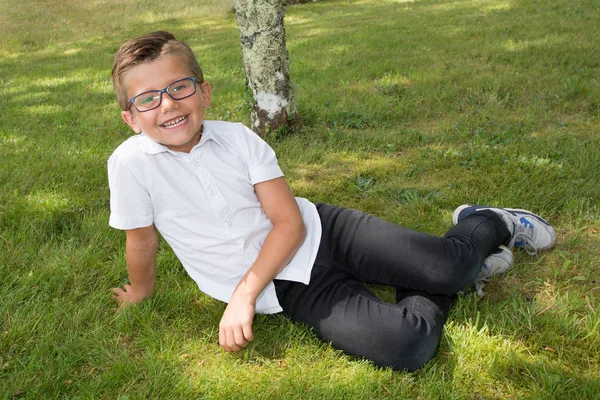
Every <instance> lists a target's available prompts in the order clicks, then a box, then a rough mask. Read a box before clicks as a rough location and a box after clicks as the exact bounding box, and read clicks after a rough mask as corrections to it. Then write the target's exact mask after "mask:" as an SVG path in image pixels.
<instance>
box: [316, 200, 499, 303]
mask: <svg viewBox="0 0 600 400" xmlns="http://www.w3.org/2000/svg"><path fill="white" fill-rule="evenodd" d="M317 209H318V211H319V215H320V217H321V224H322V227H323V237H322V239H321V247H320V248H319V255H318V257H317V264H321V265H324V266H328V267H330V268H335V269H340V270H343V271H345V272H346V273H348V274H349V275H351V276H352V277H354V278H355V279H357V280H359V281H361V282H365V283H375V284H382V285H389V286H394V287H400V288H406V289H411V290H417V291H423V292H427V293H432V294H446V295H451V294H454V293H456V292H458V291H460V290H463V289H464V288H465V287H467V286H468V285H469V284H471V283H472V282H473V280H474V279H475V277H476V276H477V274H478V272H479V270H480V269H481V266H482V265H483V261H484V259H485V258H486V257H487V256H488V255H490V254H491V253H492V252H493V251H494V250H496V249H497V248H498V246H500V245H501V244H503V243H506V242H508V241H509V240H510V232H509V231H508V229H507V228H506V225H505V223H504V222H503V221H502V219H501V218H500V217H499V216H498V215H497V214H496V213H494V212H493V211H489V210H484V211H478V212H476V213H473V214H471V215H469V216H468V217H466V218H464V219H463V220H462V221H460V222H459V223H458V224H457V225H455V226H454V227H452V228H451V229H450V230H449V231H448V233H446V235H444V236H443V237H442V238H439V237H435V236H432V235H428V234H425V233H421V232H416V231H413V230H410V229H407V228H404V227H401V226H399V225H395V224H391V223H389V222H386V221H383V220H380V219H378V218H376V217H374V216H371V215H367V214H364V213H362V212H360V211H356V210H350V209H345V208H341V207H336V206H331V205H328V204H318V205H317Z"/></svg>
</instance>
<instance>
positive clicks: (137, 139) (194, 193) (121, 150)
mask: <svg viewBox="0 0 600 400" xmlns="http://www.w3.org/2000/svg"><path fill="white" fill-rule="evenodd" d="M281 176H283V172H282V171H281V169H280V168H279V165H278V163H277V158H276V156H275V152H274V151H273V149H271V147H270V146H269V145H268V144H267V143H266V142H265V141H264V140H262V139H261V138H260V137H259V136H258V135H256V134H255V133H254V132H252V131H251V130H250V129H248V128H246V127H245V126H244V125H242V124H234V123H230V122H222V121H204V123H203V132H202V137H201V139H200V142H199V143H198V144H197V145H196V146H195V147H194V148H193V149H192V150H191V151H190V153H189V154H188V153H182V152H176V151H172V150H169V149H168V148H167V147H166V146H163V145H161V144H159V143H157V142H154V141H153V140H152V139H150V138H149V137H148V136H146V135H144V134H143V133H142V134H140V135H135V136H132V137H131V138H129V139H127V140H126V141H125V142H124V143H122V144H121V145H120V146H119V147H118V148H117V149H116V150H115V152H114V153H113V154H112V155H111V157H110V159H109V160H108V181H109V186H110V211H111V212H110V221H109V224H110V226H112V227H113V228H117V229H123V230H124V229H134V228H142V227H146V226H150V225H151V224H154V225H155V226H156V228H157V229H158V231H159V232H160V233H161V235H162V236H163V237H164V239H165V240H166V241H167V243H169V245H170V246H171V248H172V249H173V251H174V252H175V254H176V255H177V258H178V259H179V260H180V261H181V263H182V265H183V267H184V268H185V269H186V271H187V272H188V274H189V275H190V276H191V277H192V279H194V281H196V283H197V284H198V287H199V288H200V290H202V291H203V292H204V293H206V294H208V295H209V296H212V297H214V298H216V299H218V300H221V301H225V302H227V301H229V299H230V298H231V295H232V294H233V290H234V289H235V287H236V286H237V284H238V283H239V281H240V280H241V279H242V277H243V276H244V274H245V273H246V272H247V271H248V269H249V268H250V267H251V266H252V264H253V262H254V260H255V259H256V257H257V256H258V253H259V251H260V249H261V246H262V244H263V243H264V240H265V238H266V236H267V234H268V233H269V231H270V230H271V228H272V224H271V222H270V221H269V219H268V218H267V216H266V214H265V212H264V210H263V209H262V207H261V205H260V202H259V200H258V197H257V196H256V193H255V191H254V185H255V184H257V183H259V182H264V181H268V180H271V179H275V178H278V177H281ZM296 200H297V202H298V206H299V207H300V211H301V212H302V218H303V220H304V223H305V225H306V228H307V236H306V238H305V240H304V242H303V243H302V246H301V247H300V249H299V250H298V252H297V253H296V255H295V256H294V257H293V258H292V260H291V261H290V262H289V264H288V265H287V266H286V267H285V268H284V269H283V270H282V271H281V272H280V273H279V275H277V279H283V280H290V281H296V282H302V283H305V284H307V283H308V281H309V279H310V273H311V270H312V266H313V263H314V261H315V258H316V255H317V250H318V248H319V242H320V240H321V223H320V219H319V215H318V213H317V210H316V207H315V206H314V204H312V203H311V202H309V201H308V200H306V199H303V198H296ZM281 310H282V309H281V306H280V305H279V302H278V300H277V296H276V294H275V287H274V285H273V283H272V282H271V283H270V284H269V285H268V286H267V287H266V288H265V290H264V291H263V292H262V293H261V294H260V296H259V297H258V299H257V302H256V311H257V312H258V313H264V314H272V313H277V312H280V311H281Z"/></svg>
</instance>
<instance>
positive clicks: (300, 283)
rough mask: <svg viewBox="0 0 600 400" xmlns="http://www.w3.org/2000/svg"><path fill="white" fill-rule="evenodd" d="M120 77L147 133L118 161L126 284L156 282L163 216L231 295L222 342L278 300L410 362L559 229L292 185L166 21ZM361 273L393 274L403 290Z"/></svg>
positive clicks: (124, 64)
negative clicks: (428, 214) (390, 211)
mask: <svg viewBox="0 0 600 400" xmlns="http://www.w3.org/2000/svg"><path fill="white" fill-rule="evenodd" d="M112 79H113V84H114V87H115V91H116V95H117V100H118V101H119V104H120V106H121V108H122V110H123V111H122V112H121V116H122V117H123V120H124V121H125V123H127V125H129V126H130V127H131V129H133V131H134V132H135V133H136V135H134V136H132V137H131V138H129V139H128V140H126V141H125V142H124V143H123V144H121V145H120V146H119V147H118V148H117V149H116V150H115V152H114V153H113V154H112V156H111V157H110V159H109V161H108V175H109V184H110V192H111V194H110V204H111V214H110V225H111V226H112V227H114V228H117V229H121V230H124V231H125V233H126V260H127V271H128V274H129V281H130V285H125V286H124V287H123V288H114V289H112V290H113V293H114V297H115V299H116V301H117V303H119V304H120V305H125V304H128V303H138V302H140V301H142V300H143V299H144V298H146V297H148V296H149V295H151V294H152V292H153V290H154V286H155V281H156V278H155V277H156V251H157V243H158V238H157V233H156V230H158V231H159V232H160V233H161V234H162V236H163V237H164V238H165V240H166V241H167V242H168V243H169V245H170V246H171V247H172V248H173V251H174V252H175V254H176V255H177V257H178V259H179V260H180V261H181V263H182V264H183V266H184V268H185V269H186V271H187V272H188V274H189V275H190V276H191V277H192V279H194V280H195V281H196V283H197V284H198V287H199V288H200V290H201V291H203V292H204V293H206V294H208V295H210V296H212V297H214V298H216V299H218V300H222V301H224V302H227V303H228V305H227V307H226V309H225V312H224V313H223V317H222V319H221V322H220V324H219V344H220V345H221V346H222V347H223V348H224V349H225V350H227V351H240V350H242V349H244V348H245V347H246V346H247V345H248V344H249V343H250V342H251V341H252V340H254V335H253V333H252V322H253V318H254V315H255V313H257V312H258V313H265V314H271V313H278V312H283V313H284V314H285V315H287V316H289V317H290V318H292V319H294V320H297V321H301V322H303V323H306V324H308V325H309V326H310V327H312V329H313V330H314V332H315V333H316V334H317V335H318V336H319V337H320V338H322V339H323V340H325V341H328V342H331V344H332V345H333V346H335V347H336V348H339V349H341V350H343V351H344V352H346V353H347V354H350V355H353V356H357V357H363V358H367V359H370V360H372V361H373V362H374V363H375V364H377V365H379V366H384V367H387V366H389V367H392V368H395V369H405V370H414V369H417V368H420V367H422V366H423V365H424V364H425V363H427V361H428V360H429V359H430V358H431V357H432V356H433V355H434V353H435V351H436V348H437V346H438V344H439V341H440V337H441V332H442V327H443V325H444V323H445V321H446V318H447V316H448V312H449V308H450V305H451V303H452V299H453V296H454V295H455V294H456V293H457V292H459V291H461V290H463V289H465V288H466V287H468V286H470V285H472V284H474V283H475V282H481V281H483V280H485V279H488V278H490V277H491V276H493V275H495V274H497V273H501V272H505V271H506V270H507V269H508V268H509V267H510V265H511V263H512V253H511V251H510V250H509V248H511V247H513V246H521V247H526V248H527V249H529V250H533V251H537V250H542V249H547V248H550V247H552V246H553V245H554V244H555V242H556V235H555V233H554V230H553V229H552V227H551V226H550V225H549V224H548V223H547V222H546V221H545V220H543V219H542V218H540V217H539V216H537V215H535V214H533V213H531V212H529V211H526V210H520V209H509V208H494V207H487V206H480V205H462V206H460V207H458V208H457V209H456V210H455V211H454V214H453V222H454V226H453V227H452V228H451V229H450V230H449V231H448V232H447V233H446V234H445V235H444V236H443V237H441V238H439V237H435V236H431V235H428V234H425V233H420V232H415V231H412V230H409V229H407V228H403V227H401V226H398V225H395V224H391V223H388V222H385V221H382V220H380V219H378V218H376V217H374V216H371V215H367V214H364V213H362V212H360V211H356V210H350V209H345V208H342V207H337V206H334V205H330V204H324V203H316V204H313V203H311V202H310V201H308V200H306V199H303V198H295V197H294V195H293V194H292V192H291V190H290V188H289V187H288V185H287V183H286V181H285V179H284V178H283V172H282V171H281V169H280V168H279V165H278V163H277V159H276V156H275V153H274V152H273V150H272V149H271V148H270V147H269V145H268V144H267V143H265V142H264V141H263V140H262V139H261V138H260V137H258V136H257V135H256V134H254V133H253V132H252V131H251V130H249V129H248V128H246V127H245V126H243V125H242V124H239V123H231V122H224V121H207V120H204V112H205V109H206V108H207V107H209V105H210V95H211V87H210V84H209V83H208V82H207V81H205V80H204V78H203V74H202V70H201V68H200V66H199V65H198V62H197V60H196V58H195V56H194V54H193V53H192V51H191V49H190V48H189V47H188V46H187V45H186V44H185V43H183V42H180V41H178V40H176V39H175V37H174V36H173V35H172V34H170V33H168V32H153V33H150V34H147V35H143V36H140V37H138V38H135V39H133V40H130V41H128V42H126V43H125V44H124V45H123V46H122V47H121V49H120V50H119V52H118V54H117V55H116V57H115V63H114V66H113V70H112ZM366 284H379V285H388V286H392V287H394V288H395V289H396V293H397V294H396V300H397V301H396V303H386V302H383V301H382V300H380V299H379V298H377V297H376V296H375V295H374V294H373V293H372V292H371V291H369V290H368V289H367V287H366Z"/></svg>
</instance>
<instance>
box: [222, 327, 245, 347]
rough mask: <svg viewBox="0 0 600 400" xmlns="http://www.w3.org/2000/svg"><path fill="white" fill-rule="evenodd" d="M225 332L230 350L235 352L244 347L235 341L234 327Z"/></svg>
mask: <svg viewBox="0 0 600 400" xmlns="http://www.w3.org/2000/svg"><path fill="white" fill-rule="evenodd" d="M225 334H226V341H227V351H230V352H231V351H233V352H237V351H240V350H241V349H242V348H241V347H240V346H238V345H237V343H236V341H235V332H234V329H226V331H225Z"/></svg>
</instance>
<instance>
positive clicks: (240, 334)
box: [233, 327, 248, 349]
mask: <svg viewBox="0 0 600 400" xmlns="http://www.w3.org/2000/svg"><path fill="white" fill-rule="evenodd" d="M233 339H234V341H235V344H236V345H237V346H238V347H239V348H240V349H243V348H244V347H246V346H248V341H247V340H246V338H245V337H244V330H243V329H242V327H238V328H235V329H234V330H233Z"/></svg>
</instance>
